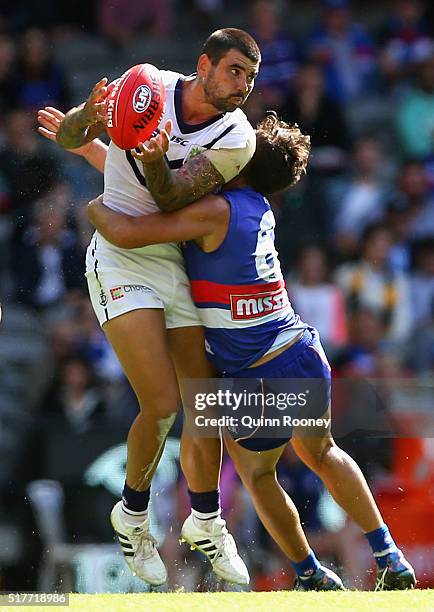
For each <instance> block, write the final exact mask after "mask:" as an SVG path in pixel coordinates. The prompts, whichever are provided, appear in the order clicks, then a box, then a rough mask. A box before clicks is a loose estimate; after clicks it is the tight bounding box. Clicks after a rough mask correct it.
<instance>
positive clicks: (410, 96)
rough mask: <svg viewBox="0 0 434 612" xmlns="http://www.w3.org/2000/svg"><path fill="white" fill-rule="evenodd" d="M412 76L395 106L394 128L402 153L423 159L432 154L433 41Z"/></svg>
mask: <svg viewBox="0 0 434 612" xmlns="http://www.w3.org/2000/svg"><path fill="white" fill-rule="evenodd" d="M416 79H417V83H416V84H415V86H414V87H413V88H412V89H411V90H410V91H409V92H408V93H407V95H406V97H405V98H404V100H403V101H402V103H401V104H400V106H399V108H398V113H397V130H398V135H399V137H400V140H401V145H402V147H403V150H404V154H405V155H407V156H409V157H415V158H418V159H421V160H424V159H428V158H429V157H430V156H432V155H433V154H434V43H433V45H432V47H431V51H430V54H429V56H428V57H426V59H424V60H423V61H421V62H419V64H418V66H417V69H416Z"/></svg>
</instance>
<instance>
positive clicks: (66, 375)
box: [42, 354, 105, 432]
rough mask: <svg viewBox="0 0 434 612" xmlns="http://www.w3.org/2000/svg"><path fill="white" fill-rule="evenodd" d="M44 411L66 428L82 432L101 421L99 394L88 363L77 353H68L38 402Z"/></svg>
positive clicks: (102, 403)
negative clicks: (43, 396) (62, 423)
mask: <svg viewBox="0 0 434 612" xmlns="http://www.w3.org/2000/svg"><path fill="white" fill-rule="evenodd" d="M42 411H43V412H45V414H47V413H50V414H51V415H56V418H57V420H60V421H61V422H64V423H65V425H66V426H67V428H68V429H72V430H74V431H76V432H82V431H86V430H87V429H90V428H92V427H95V426H98V425H100V424H101V423H103V422H104V419H105V416H104V414H105V409H104V402H103V395H102V393H101V391H100V389H99V383H98V382H97V378H96V373H95V370H94V368H93V366H92V364H91V363H90V362H89V361H87V359H86V358H85V357H83V356H82V355H80V354H77V355H74V354H72V355H70V356H68V357H67V358H66V359H65V360H64V361H63V362H61V364H59V366H58V373H57V376H56V377H55V380H54V382H53V385H52V387H51V389H50V390H49V391H48V392H47V396H46V398H45V400H44V402H43V405H42Z"/></svg>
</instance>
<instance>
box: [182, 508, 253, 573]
mask: <svg viewBox="0 0 434 612" xmlns="http://www.w3.org/2000/svg"><path fill="white" fill-rule="evenodd" d="M200 522H201V521H200V519H195V518H194V516H193V514H190V516H189V517H187V519H186V520H185V522H184V525H183V526H182V529H181V540H180V541H181V542H187V543H188V544H190V546H191V548H192V549H195V550H198V551H199V552H201V553H203V554H204V555H205V556H206V557H208V559H209V560H210V562H211V565H212V568H213V570H214V573H215V574H216V575H217V576H218V577H219V578H221V579H222V580H226V581H227V582H233V583H235V584H241V585H246V584H249V582H250V576H249V572H248V570H247V567H246V565H245V563H244V561H243V560H242V559H241V557H240V555H239V554H238V551H237V545H236V544H235V540H234V538H233V537H232V536H231V534H230V533H229V532H228V530H227V528H226V521H225V520H223V519H222V518H221V517H220V516H218V517H217V518H216V519H213V520H209V521H203V523H206V525H205V524H204V526H203V527H202V526H201V525H200V524H199V526H198V523H200Z"/></svg>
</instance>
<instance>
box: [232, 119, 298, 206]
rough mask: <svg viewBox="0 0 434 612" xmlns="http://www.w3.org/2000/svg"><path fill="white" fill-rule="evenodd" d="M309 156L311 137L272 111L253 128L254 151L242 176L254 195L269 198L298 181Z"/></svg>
mask: <svg viewBox="0 0 434 612" xmlns="http://www.w3.org/2000/svg"><path fill="white" fill-rule="evenodd" d="M309 152H310V137H309V136H306V135H305V134H302V133H301V131H300V128H299V127H298V125H297V124H294V125H290V124H289V123H285V122H284V121H281V120H280V119H279V118H278V117H277V115H276V113H275V112H274V111H272V112H270V113H269V114H268V115H267V117H265V119H262V121H260V122H259V123H258V125H257V126H256V151H255V154H254V156H253V158H252V159H251V160H250V162H249V164H248V165H247V166H246V169H245V171H244V173H243V174H244V175H245V178H246V180H247V181H248V183H249V185H250V186H251V187H252V188H253V189H254V190H255V191H259V193H262V194H263V195H271V194H272V193H276V192H278V191H282V190H283V189H287V188H288V187H292V186H293V185H295V184H296V183H297V182H298V181H299V180H300V177H301V175H302V174H303V173H304V172H306V166H307V161H308V159H309Z"/></svg>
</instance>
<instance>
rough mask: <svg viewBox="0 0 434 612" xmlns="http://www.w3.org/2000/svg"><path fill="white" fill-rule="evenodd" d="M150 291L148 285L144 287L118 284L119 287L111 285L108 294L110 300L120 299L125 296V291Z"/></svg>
mask: <svg viewBox="0 0 434 612" xmlns="http://www.w3.org/2000/svg"><path fill="white" fill-rule="evenodd" d="M149 291H151V290H150V289H149V287H145V286H144V285H120V286H119V287H112V288H111V289H110V295H111V298H112V300H120V299H121V298H123V297H125V294H126V293H133V292H139V293H148V292H149Z"/></svg>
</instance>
